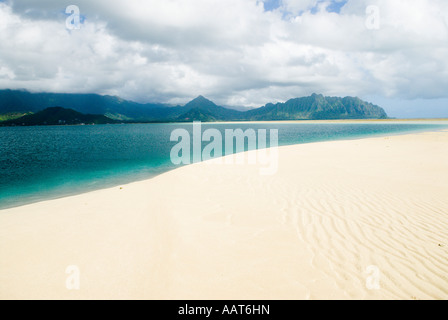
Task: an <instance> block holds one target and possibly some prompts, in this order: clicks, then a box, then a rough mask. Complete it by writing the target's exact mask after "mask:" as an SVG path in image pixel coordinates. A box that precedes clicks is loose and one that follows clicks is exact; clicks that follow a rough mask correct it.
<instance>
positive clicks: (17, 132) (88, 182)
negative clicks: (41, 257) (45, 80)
mask: <svg viewBox="0 0 448 320" xmlns="http://www.w3.org/2000/svg"><path fill="white" fill-rule="evenodd" d="M447 127H448V125H447V124H423V123H353V124H348V123H332V124H316V123H301V124H298V123H293V124H291V123H270V124H265V123H244V124H243V123H241V124H203V125H202V130H203V131H204V130H207V129H210V128H214V129H218V130H220V131H221V132H222V133H223V137H224V131H225V130H226V129H243V130H246V129H255V130H258V129H267V130H268V132H269V130H270V129H278V130H279V145H281V146H285V145H293V144H303V143H310V142H317V141H329V140H342V139H356V138H362V137H369V136H375V135H386V134H402V133H408V132H415V131H425V130H438V129H444V128H447ZM178 128H183V129H186V130H188V131H189V132H192V125H191V124H135V125H104V126H64V127H13V128H0V209H4V208H9V207H14V206H18V205H23V204H28V203H33V202H36V201H42V200H48V199H53V198H58V197H63V196H68V195H74V194H79V193H83V192H86V191H92V190H97V189H102V188H106V187H112V186H117V185H121V184H125V183H129V182H133V181H137V180H143V179H148V178H151V177H154V176H156V175H158V174H161V173H163V172H167V171H169V170H172V169H174V168H176V166H174V165H173V164H172V163H171V160H170V153H171V149H172V147H173V146H174V145H176V142H171V141H170V136H171V132H172V131H173V130H175V129H178ZM268 137H269V136H268ZM205 145H206V143H204V146H205Z"/></svg>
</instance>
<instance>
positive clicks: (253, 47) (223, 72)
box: [0, 0, 448, 106]
mask: <svg viewBox="0 0 448 320" xmlns="http://www.w3.org/2000/svg"><path fill="white" fill-rule="evenodd" d="M76 2H77V3H74V4H76V5H78V6H79V7H80V10H81V14H82V15H83V17H85V18H86V20H85V23H84V24H83V25H82V28H81V29H80V30H73V31H71V32H69V31H68V30H66V29H65V19H66V15H64V11H65V8H64V7H61V4H60V2H59V1H55V0H41V1H39V2H38V3H36V1H31V0H16V1H11V2H9V4H7V3H1V2H0V87H2V88H27V89H32V90H34V91H58V92H96V93H101V94H116V95H120V96H122V97H124V98H128V99H135V100H138V101H159V102H168V103H183V102H186V101H187V100H189V99H190V98H192V97H194V96H196V95H199V94H203V95H206V96H208V97H210V98H211V99H214V100H216V101H217V102H218V103H220V104H224V105H248V106H260V105H262V104H264V103H266V102H268V101H278V100H280V101H281V100H286V99H288V98H292V97H296V96H301V95H306V94H310V93H312V92H320V93H323V94H329V95H358V96H361V97H363V96H384V97H390V98H397V97H398V98H403V99H405V98H406V99H413V98H446V97H447V95H448V93H447V92H446V90H445V88H446V87H447V85H448V74H447V73H448V59H446V57H447V56H448V55H447V53H448V3H447V2H446V1H445V0H406V1H404V0H388V1H386V0H369V1H367V0H356V1H355V0H349V1H348V2H347V3H346V4H345V5H344V6H343V8H342V9H341V12H340V13H339V14H338V13H330V12H328V11H327V10H326V8H327V7H328V6H329V5H330V4H331V1H317V0H283V1H282V2H281V6H280V8H279V9H278V10H274V11H269V12H266V11H265V10H264V6H263V3H262V1H257V0H226V1H217V0H189V1H184V0H151V1H147V0H129V1H126V2H123V1H117V0H108V1H106V0H97V1H86V0H78V1H76ZM368 5H376V6H378V8H379V9H380V14H381V20H380V22H381V23H380V29H379V30H368V29H367V28H366V27H365V21H366V7H367V6H368ZM312 8H317V10H316V9H313V10H312V11H311V9H312Z"/></svg>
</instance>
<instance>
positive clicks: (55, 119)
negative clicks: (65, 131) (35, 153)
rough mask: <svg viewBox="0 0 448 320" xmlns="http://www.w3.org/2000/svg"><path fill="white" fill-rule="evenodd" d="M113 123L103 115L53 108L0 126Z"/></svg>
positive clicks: (8, 121) (0, 123)
mask: <svg viewBox="0 0 448 320" xmlns="http://www.w3.org/2000/svg"><path fill="white" fill-rule="evenodd" d="M114 123H117V121H115V120H112V119H110V118H108V117H106V116H103V115H93V114H82V113H80V112H77V111H75V110H72V109H65V108H61V107H53V108H47V109H45V110H42V111H39V112H37V113H35V114H27V115H25V116H23V117H20V118H17V119H10V120H6V121H3V122H0V126H55V125H92V124H114Z"/></svg>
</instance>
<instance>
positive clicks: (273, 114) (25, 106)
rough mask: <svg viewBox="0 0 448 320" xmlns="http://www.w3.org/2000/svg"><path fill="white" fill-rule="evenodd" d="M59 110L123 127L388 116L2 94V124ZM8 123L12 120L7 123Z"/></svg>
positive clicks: (317, 104)
mask: <svg viewBox="0 0 448 320" xmlns="http://www.w3.org/2000/svg"><path fill="white" fill-rule="evenodd" d="M54 106H62V107H63V108H66V109H72V110H75V111H77V112H80V113H84V114H87V113H91V114H98V115H105V116H107V117H108V118H110V119H114V120H117V121H121V122H123V121H126V122H185V121H203V122H211V121H273V120H331V119H385V118H387V114H386V112H385V111H384V110H383V109H382V108H380V107H378V106H376V105H373V104H371V103H368V102H365V101H362V100H361V99H359V98H353V97H346V98H338V97H324V96H323V95H318V94H313V95H312V96H310V97H303V98H297V99H291V100H289V101H287V102H285V103H277V104H272V103H270V104H267V105H266V106H264V107H261V108H258V109H252V110H249V111H238V110H234V109H228V108H224V107H221V106H218V105H216V104H215V103H213V102H212V101H210V100H208V99H206V98H204V97H203V96H199V97H197V98H196V99H194V100H192V101H191V102H189V103H187V104H186V105H185V106H183V107H181V106H177V107H170V106H167V105H162V104H139V103H137V102H132V101H127V100H123V99H121V98H118V97H111V96H100V95H96V94H59V93H30V92H27V91H13V90H0V119H1V117H2V115H3V117H6V116H5V115H6V114H9V115H11V114H15V115H20V114H27V113H36V112H39V111H40V110H43V109H46V108H51V107H54ZM8 119H11V118H8ZM0 121H1V120H0Z"/></svg>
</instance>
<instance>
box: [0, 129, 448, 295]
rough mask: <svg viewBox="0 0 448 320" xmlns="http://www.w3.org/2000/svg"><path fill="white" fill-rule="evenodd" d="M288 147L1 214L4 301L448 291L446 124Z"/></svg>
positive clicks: (1, 291)
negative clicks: (75, 281) (273, 165)
mask: <svg viewBox="0 0 448 320" xmlns="http://www.w3.org/2000/svg"><path fill="white" fill-rule="evenodd" d="M279 155H280V156H279V171H278V173H277V174H276V175H273V176H262V175H260V174H259V168H258V167H257V166H252V165H233V166H229V165H218V164H209V163H201V164H195V165H191V166H188V167H184V168H180V169H178V170H175V171H172V172H169V173H166V174H164V175H161V176H159V177H156V178H154V179H151V180H148V181H144V182H138V183H134V184H130V185H127V186H123V188H122V189H120V188H118V187H117V188H113V189H108V190H101V191H96V192H92V193H88V194H83V195H79V196H75V197H70V198H64V199H59V200H54V201H47V202H42V203H38V204H33V205H29V206H24V207H20V208H14V209H9V210H4V211H1V212H0V298H2V299H17V298H25V299H34V298H37V299H112V298H114V299H448V132H432V133H422V134H412V135H405V136H392V137H381V138H373V139H365V140H353V141H338V142H324V143H315V144H308V145H299V146H291V147H282V148H280V150H279ZM68 266H77V267H78V268H79V271H80V277H79V279H80V289H79V290H68V289H67V287H66V280H67V277H69V275H68V274H67V273H66V270H67V267H68Z"/></svg>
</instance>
